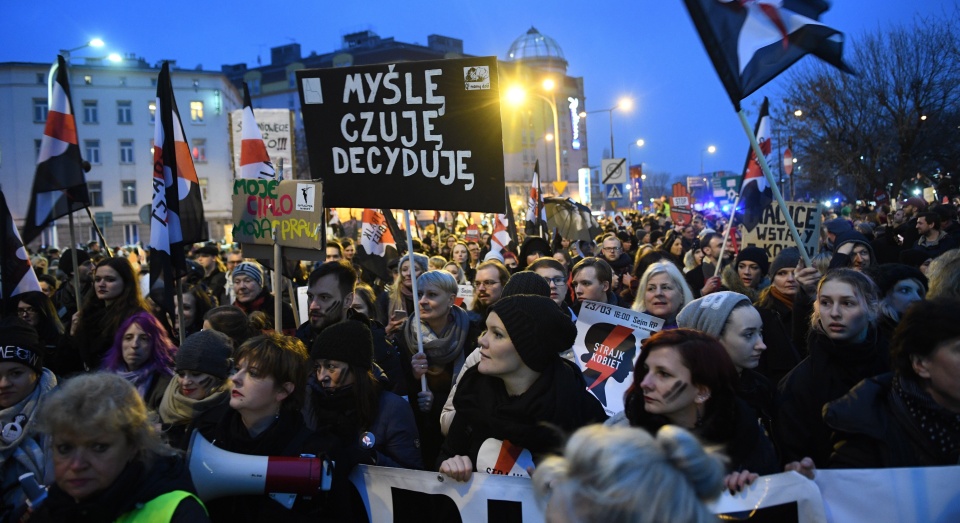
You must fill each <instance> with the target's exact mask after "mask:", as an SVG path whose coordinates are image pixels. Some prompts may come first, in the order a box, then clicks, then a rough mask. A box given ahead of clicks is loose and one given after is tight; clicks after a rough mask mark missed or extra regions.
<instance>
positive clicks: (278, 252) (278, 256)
mask: <svg viewBox="0 0 960 523" xmlns="http://www.w3.org/2000/svg"><path fill="white" fill-rule="evenodd" d="M279 231H280V227H279V226H275V227H274V228H273V323H274V330H275V331H276V332H277V333H278V334H279V333H282V332H283V289H282V288H281V287H280V278H281V277H283V266H282V265H280V264H281V263H283V248H282V247H280V238H279Z"/></svg>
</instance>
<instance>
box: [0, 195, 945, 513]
mask: <svg viewBox="0 0 960 523" xmlns="http://www.w3.org/2000/svg"><path fill="white" fill-rule="evenodd" d="M897 207H898V208H896V209H890V208H887V207H879V208H876V209H873V208H853V207H852V206H843V207H842V208H839V212H838V213H837V214H836V215H829V216H826V217H825V218H824V221H823V227H822V244H821V246H820V248H819V250H818V252H817V253H814V254H815V255H814V256H813V259H812V263H811V265H810V266H806V264H805V263H804V262H803V261H802V257H801V254H800V252H799V251H798V250H797V248H795V247H793V248H784V249H779V250H777V251H776V252H773V253H768V252H767V251H766V250H764V249H762V248H759V247H755V246H743V245H742V241H741V239H739V238H738V237H737V235H736V232H735V229H734V230H733V231H734V232H733V234H732V235H729V234H728V235H727V236H726V237H725V236H724V232H725V231H724V229H725V227H726V226H727V224H726V223H725V220H724V219H723V218H722V217H721V218H717V217H713V216H704V215H702V214H694V215H693V217H692V220H691V221H690V223H686V224H680V225H674V224H672V223H671V222H670V221H669V215H668V214H667V211H662V212H660V213H652V214H650V215H641V214H639V213H635V212H633V213H627V214H626V215H621V216H619V217H618V218H619V219H618V220H616V221H614V220H611V219H607V218H602V219H601V220H600V226H601V229H602V231H603V232H602V233H601V234H600V235H598V236H597V237H595V238H592V239H590V240H583V239H570V238H563V237H560V236H559V235H558V234H552V235H549V237H547V238H541V237H539V236H527V237H522V238H521V239H520V240H519V242H518V244H511V245H510V246H509V248H507V249H501V248H500V247H499V245H497V244H495V243H492V242H491V231H489V230H487V228H486V227H481V228H480V229H479V232H478V233H477V234H476V236H475V237H474V236H468V235H467V234H466V231H465V230H463V229H461V230H458V231H451V230H446V229H439V228H437V227H436V226H433V225H430V226H427V228H426V229H424V231H423V234H422V236H421V237H419V238H417V239H415V240H414V242H413V243H414V251H415V252H414V253H412V254H410V255H407V256H404V257H402V258H397V259H394V260H392V262H391V263H390V264H389V266H388V270H389V271H390V272H389V274H378V273H377V272H376V270H375V269H374V268H373V266H371V265H369V264H367V263H365V260H364V257H363V252H359V251H360V249H361V248H359V247H358V244H357V239H356V238H355V237H353V235H351V234H348V233H347V232H346V231H345V230H340V231H337V232H338V233H339V234H336V235H334V236H333V237H331V238H330V239H329V240H328V241H327V243H326V245H325V254H326V261H325V262H323V263H309V262H296V261H289V262H287V263H286V266H285V267H283V268H282V269H281V273H282V278H281V282H282V283H281V285H282V288H280V289H275V288H273V287H272V285H271V280H272V279H271V278H270V277H269V273H270V271H269V270H268V269H266V268H265V267H264V266H263V265H262V264H261V263H260V262H258V261H256V260H252V259H245V258H244V257H243V254H242V252H241V251H240V250H238V249H236V248H233V246H225V245H218V244H214V243H211V244H204V245H196V246H194V247H193V248H192V249H191V251H190V253H189V258H190V260H189V264H188V265H189V267H188V271H187V274H186V275H185V276H184V277H183V278H182V280H183V281H182V283H183V286H182V289H183V290H182V295H180V296H182V297H178V298H177V300H176V301H175V304H174V307H175V308H174V309H173V310H164V308H163V306H162V303H163V300H162V296H163V289H162V288H160V287H155V288H151V285H150V282H149V276H148V275H149V270H148V267H149V260H147V259H146V252H145V251H144V250H143V249H142V248H139V247H136V246H128V247H120V248H115V249H114V250H113V253H112V254H113V256H108V255H107V253H106V252H104V250H103V249H102V247H101V245H99V244H98V243H96V242H91V244H89V245H88V246H87V248H77V249H67V250H65V251H64V252H59V251H58V250H57V249H42V250H40V251H38V252H37V253H36V254H34V256H33V257H32V258H31V260H32V265H33V268H34V270H35V271H36V272H37V274H38V278H39V280H40V284H41V292H27V293H23V294H20V295H17V296H14V299H13V300H10V301H11V302H12V304H11V305H9V306H8V310H6V311H4V317H3V319H2V325H0V341H2V342H3V345H4V346H5V347H6V349H5V350H4V352H3V353H2V355H0V424H2V446H0V451H2V453H3V458H4V462H3V469H2V476H0V478H2V482H3V483H2V486H3V491H2V492H3V499H2V503H3V505H2V513H3V516H2V520H3V521H6V520H10V521H13V520H18V519H19V518H20V517H21V516H23V515H24V514H27V515H29V516H30V517H31V518H32V519H35V520H38V521H46V520H49V521H67V520H71V521H112V520H115V519H117V518H118V517H120V516H122V515H125V514H126V515H129V514H134V513H150V514H161V515H162V517H161V520H170V521H204V520H206V518H209V519H211V520H213V521H227V520H266V519H267V518H270V517H271V516H274V515H275V516H277V517H280V518H284V520H300V519H303V520H308V519H310V520H314V521H315V520H317V519H321V520H335V521H342V520H352V519H354V518H356V517H358V515H357V514H356V511H357V505H356V503H355V495H354V494H352V493H351V490H352V487H351V486H350V484H349V482H348V480H347V479H346V476H347V474H348V473H349V471H350V469H352V467H353V466H354V465H356V464H375V465H381V466H389V467H403V468H410V469H424V470H438V471H440V472H442V473H444V474H446V475H448V476H449V477H451V478H453V479H455V480H460V481H464V480H468V479H469V478H470V477H471V475H472V473H473V472H476V471H481V472H487V471H490V470H492V469H491V467H494V466H495V465H496V463H492V462H491V460H490V458H489V456H490V450H489V448H488V447H489V445H490V442H491V441H492V442H499V443H496V445H510V446H513V447H516V448H519V449H520V450H525V451H527V452H528V454H529V456H530V457H531V465H533V464H538V466H537V467H536V471H535V472H534V482H535V485H536V488H537V491H538V493H539V494H540V495H541V496H542V497H543V499H544V503H545V506H546V511H547V514H548V516H549V514H551V513H558V512H557V511H559V512H561V513H562V512H567V513H576V514H578V517H580V518H582V520H589V519H590V518H591V515H590V514H591V513H590V512H589V511H590V510H596V511H597V512H596V513H597V514H600V513H607V514H615V513H616V514H630V513H632V512H631V511H643V510H645V509H646V507H649V506H652V505H651V504H652V503H653V502H654V501H652V500H649V499H646V498H645V499H644V500H643V502H644V503H648V504H647V505H644V504H642V503H641V502H640V501H638V500H637V499H635V498H634V497H631V496H619V497H618V496H615V495H614V494H615V493H617V492H622V491H624V490H625V489H626V488H630V489H631V490H630V492H635V491H636V490H635V489H636V487H637V486H638V485H641V484H643V482H644V481H647V480H644V479H643V478H642V477H640V476H643V475H644V472H645V471H646V470H647V469H645V468H644V466H645V465H644V464H646V466H649V467H650V469H649V470H651V471H652V470H654V468H655V467H666V468H668V469H670V471H669V472H664V473H663V474H664V477H665V478H666V477H668V476H669V477H672V478H678V479H675V480H674V479H671V480H669V481H676V482H677V484H678V486H677V487H676V488H671V489H670V491H671V492H674V494H673V498H671V499H672V501H670V502H669V503H668V501H661V505H662V506H661V505H658V506H660V507H661V508H659V509H658V510H661V511H665V512H662V513H661V514H673V513H674V512H670V511H672V510H675V511H680V512H675V514H676V517H675V518H666V517H664V519H670V520H677V521H681V520H683V521H699V520H703V519H702V518H703V517H708V516H704V515H703V514H701V512H702V504H701V503H700V502H699V501H700V500H707V499H711V498H713V497H715V496H716V495H717V494H718V493H719V492H720V490H721V488H726V489H729V490H730V491H734V492H736V491H739V490H741V489H743V488H744V487H746V486H747V485H749V484H750V483H752V482H753V481H754V480H755V479H756V478H757V477H758V475H764V474H770V473H775V472H779V471H783V470H795V471H797V472H800V473H802V474H804V475H807V476H808V477H813V475H814V474H815V470H816V468H818V467H819V468H833V467H837V468H873V467H906V466H934V465H950V464H953V465H956V464H958V462H960V322H957V321H956V317H955V315H956V312H955V311H957V310H960V249H958V248H957V247H958V246H960V225H958V222H957V210H956V207H955V206H953V205H950V204H939V205H928V203H927V202H926V201H924V200H922V199H919V198H911V199H909V200H906V201H904V202H901V203H900V204H899V205H898V206H897ZM354 230H355V229H354ZM731 236H732V237H731ZM71 251H72V252H71ZM75 275H76V276H77V278H76V281H79V287H76V286H75V283H74V282H75V278H74V276H75ZM414 280H416V283H417V294H416V295H414V292H413V282H414ZM298 286H305V287H306V289H307V303H306V310H307V311H308V313H307V317H305V318H299V320H300V321H299V324H298V322H297V318H296V314H295V309H296V308H297V303H296V299H295V298H293V297H292V296H293V295H294V293H292V292H288V290H289V289H292V288H294V287H298ZM278 301H279V303H280V311H281V317H280V318H276V317H275V312H274V311H275V304H276V303H277V302H278ZM587 301H595V302H601V303H606V304H611V305H617V306H621V307H626V308H632V309H633V310H636V311H640V312H643V313H646V314H649V315H652V316H655V317H658V318H660V319H662V320H663V324H664V326H663V328H662V329H661V331H660V332H658V333H655V334H654V335H653V336H651V337H650V338H649V339H647V340H646V341H644V344H643V351H642V352H641V354H640V356H639V359H638V361H637V363H636V367H635V372H634V375H633V382H632V384H631V386H630V388H629V390H628V391H627V393H626V395H625V397H624V398H623V399H624V406H625V409H624V411H623V412H620V413H617V414H616V415H615V416H613V417H612V418H610V419H608V417H607V414H606V413H605V412H604V409H603V407H602V405H601V403H600V402H599V401H598V400H597V399H596V398H595V397H594V395H593V394H591V393H590V392H587V390H586V388H587V383H586V381H585V378H584V374H585V373H584V372H583V371H582V370H581V368H580V367H579V366H578V365H577V363H576V362H575V361H574V360H575V357H574V354H573V351H572V350H571V349H572V346H573V344H574V341H575V338H576V334H577V331H576V327H575V322H576V320H577V317H578V316H579V315H580V313H581V307H582V306H583V304H584V303H585V302H587ZM78 303H79V306H78V305H77V304H78ZM415 304H416V308H417V309H418V310H419V319H420V321H419V322H417V321H416V319H415V318H416V317H417V311H416V310H415ZM278 320H279V322H278ZM181 322H182V323H183V325H182V329H181V325H180V324H181ZM278 323H280V325H281V329H280V330H279V331H278V330H277V329H276V326H277V324H278ZM181 330H182V332H183V333H184V334H183V336H182V339H181V335H180V332H181ZM421 346H422V350H421ZM11 347H13V348H14V350H10V349H11ZM598 424H605V426H602V425H598ZM588 426H589V427H588ZM582 427H588V428H583V429H582V430H580V431H579V432H577V431H578V429H581V428H582ZM639 429H642V430H639ZM194 431H196V432H197V433H198V434H199V435H202V436H203V437H204V438H206V439H207V440H208V441H210V442H212V443H213V444H214V445H215V446H217V447H219V448H222V449H224V450H227V451H230V452H237V453H242V454H252V455H261V456H268V455H269V456H299V455H302V454H310V455H314V456H326V457H329V458H330V459H332V460H334V461H335V462H336V464H337V466H336V471H335V475H334V480H333V484H332V487H331V489H330V490H329V491H326V492H317V493H316V494H314V495H298V496H293V497H292V498H289V497H288V498H284V499H280V497H279V496H276V495H274V496H267V495H263V496H249V495H243V496H241V495H236V496H227V497H222V498H219V499H216V500H212V501H208V502H207V503H205V504H204V503H201V502H200V501H199V499H198V498H196V496H195V492H194V490H193V485H192V483H191V478H190V475H189V472H188V470H187V468H186V465H185V464H184V460H183V451H185V450H186V449H187V447H188V445H189V444H190V439H191V434H192V433H193V432H194ZM575 432H576V435H575V436H574V437H573V438H572V439H570V440H569V442H568V438H569V436H570V435H571V434H574V433H575ZM651 434H652V435H654V436H651ZM600 440H602V441H603V442H604V445H607V446H604V445H601V444H600V443H598V441H600ZM614 441H617V442H620V443H618V444H616V445H614V447H615V448H617V449H618V450H617V451H616V452H613V451H609V450H608V451H605V452H601V450H598V449H603V448H606V449H610V448H614V447H610V446H609V445H612V443H611V442H614ZM698 441H699V442H702V443H704V444H708V445H715V446H718V448H720V449H722V452H723V454H724V455H725V456H726V458H724V460H723V461H721V460H720V459H719V458H718V457H716V456H713V455H711V454H709V453H705V451H704V450H703V449H702V448H701V447H700V446H699V444H698V443H697V442H698ZM564 445H566V454H565V457H563V458H551V459H549V460H547V461H542V460H543V458H545V457H546V456H548V455H550V454H557V453H563V451H564ZM495 448H500V447H495ZM518 452H520V451H518ZM678 455H683V456H686V457H687V458H685V459H681V460H679V461H678V458H677V456H678ZM495 458H496V455H494V462H495V461H496V459H495ZM541 462H542V465H540V464H541ZM678 462H680V463H685V465H684V466H680V467H677V466H670V465H669V463H674V464H675V463H678ZM658 463H659V465H658ZM663 463H667V465H664V464H663ZM595 464H597V466H596V467H595V469H596V470H593V471H592V472H590V473H589V474H588V473H586V472H584V469H585V467H586V468H591V467H593V465H595ZM627 470H629V473H627V472H626V471H627ZM531 471H533V467H532V466H531V470H530V471H527V470H523V471H520V474H525V473H529V472H531ZM25 473H32V474H33V475H34V477H35V478H36V481H37V482H38V483H40V484H42V485H49V486H50V488H49V497H48V499H46V501H44V502H43V503H42V504H41V503H37V504H36V505H35V504H34V501H35V500H33V499H30V490H29V489H27V488H24V487H23V486H22V484H21V481H20V478H21V476H22V475H23V474H25ZM500 473H510V471H505V472H504V471H500ZM650 473H651V474H652V472H650ZM663 481H665V482H666V481H667V480H666V479H664V480H663ZM578 482H586V483H589V484H591V485H593V486H595V487H596V488H597V489H598V492H607V493H609V494H610V497H609V498H608V499H610V500H615V499H620V498H624V497H625V498H629V499H625V500H621V501H619V502H616V503H620V505H618V506H612V505H609V506H605V505H603V503H598V502H596V501H595V500H594V501H591V500H580V496H581V495H580V494H578V492H579V491H580V489H578V487H577V486H576V485H578ZM641 490H642V489H641ZM684 496H686V497H684ZM605 499H606V498H605ZM681 499H683V500H686V499H689V500H694V501H696V503H694V504H691V503H686V502H678V501H677V500H681ZM610 503H615V502H614V501H610ZM691 507H692V508H691ZM361 510H362V509H361ZM144 511H146V512H144ZM571 511H572V512H571ZM618 511H619V512H618ZM683 511H686V512H683ZM697 511H701V512H697ZM698 514H699V515H698ZM163 518H166V519H163ZM698 518H700V519H698Z"/></svg>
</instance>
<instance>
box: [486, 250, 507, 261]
mask: <svg viewBox="0 0 960 523" xmlns="http://www.w3.org/2000/svg"><path fill="white" fill-rule="evenodd" d="M490 260H497V261H498V262H500V263H503V255H502V254H500V252H499V249H496V250H491V251H490V252H488V253H487V255H486V256H484V257H483V261H490Z"/></svg>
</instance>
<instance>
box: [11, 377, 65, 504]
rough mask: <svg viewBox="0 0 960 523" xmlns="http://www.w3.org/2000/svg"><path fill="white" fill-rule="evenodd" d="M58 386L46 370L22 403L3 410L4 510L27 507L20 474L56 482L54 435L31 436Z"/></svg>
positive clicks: (55, 379) (45, 482) (43, 481)
mask: <svg viewBox="0 0 960 523" xmlns="http://www.w3.org/2000/svg"><path fill="white" fill-rule="evenodd" d="M56 387H57V377H56V376H54V374H53V372H51V371H50V370H49V369H43V372H42V373H41V374H40V377H39V379H38V380H37V384H36V386H35V387H34V388H33V392H31V393H30V394H29V395H28V396H27V397H26V398H24V399H22V400H20V402H19V403H17V404H16V405H13V406H11V407H8V408H6V409H3V410H0V426H2V428H3V433H2V437H0V458H2V460H3V464H2V465H0V471H2V474H0V481H2V482H3V483H2V485H0V488H2V492H3V506H2V507H0V513H13V512H8V511H18V510H19V509H21V508H22V507H23V506H24V503H25V502H26V499H25V497H24V494H23V491H22V490H21V489H20V488H19V485H20V479H19V478H20V476H21V475H22V474H26V473H27V472H32V473H33V474H34V475H35V476H36V479H37V481H38V482H39V483H40V484H49V483H50V482H52V481H53V468H52V466H51V463H50V461H49V460H48V459H46V456H48V455H49V454H50V452H49V450H50V448H49V447H50V438H49V437H47V436H45V435H36V436H30V435H29V434H30V433H31V432H32V431H33V427H34V425H35V422H36V419H37V414H38V413H39V412H40V407H41V404H42V403H43V400H44V399H45V398H46V397H47V396H48V395H49V394H50V392H52V391H53V390H54V389H56Z"/></svg>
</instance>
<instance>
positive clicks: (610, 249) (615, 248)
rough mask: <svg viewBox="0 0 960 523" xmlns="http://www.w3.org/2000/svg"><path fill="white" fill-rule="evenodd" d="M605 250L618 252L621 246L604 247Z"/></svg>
mask: <svg viewBox="0 0 960 523" xmlns="http://www.w3.org/2000/svg"><path fill="white" fill-rule="evenodd" d="M602 250H603V252H617V251H619V250H620V247H604V248H603V249H602Z"/></svg>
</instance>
